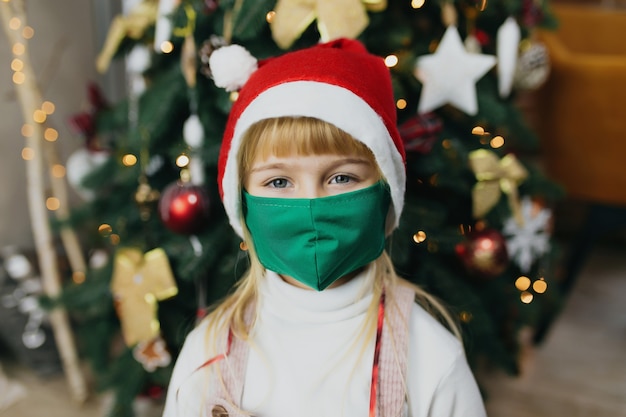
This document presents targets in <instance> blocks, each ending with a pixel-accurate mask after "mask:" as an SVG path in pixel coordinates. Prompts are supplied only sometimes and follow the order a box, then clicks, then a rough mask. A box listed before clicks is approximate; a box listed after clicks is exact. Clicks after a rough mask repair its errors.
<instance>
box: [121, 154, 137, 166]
mask: <svg viewBox="0 0 626 417" xmlns="http://www.w3.org/2000/svg"><path fill="white" fill-rule="evenodd" d="M136 163H137V157H136V156H135V155H133V154H132V153H127V154H126V155H124V156H122V164H124V166H127V167H132V166H133V165H135V164H136Z"/></svg>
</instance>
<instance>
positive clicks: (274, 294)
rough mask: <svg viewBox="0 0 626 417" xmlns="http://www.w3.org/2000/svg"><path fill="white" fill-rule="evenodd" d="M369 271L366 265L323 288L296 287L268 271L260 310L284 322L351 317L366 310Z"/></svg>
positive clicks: (371, 285) (369, 287)
mask: <svg viewBox="0 0 626 417" xmlns="http://www.w3.org/2000/svg"><path fill="white" fill-rule="evenodd" d="M372 270H373V268H372V267H371V264H370V265H368V266H366V267H365V268H364V269H363V270H362V271H361V272H360V273H359V274H357V275H356V276H355V277H354V278H352V279H351V280H350V281H348V282H346V283H345V284H343V285H340V286H338V287H334V288H327V289H325V290H324V291H314V290H308V289H303V288H298V287H296V286H293V285H291V284H288V283H287V282H285V281H283V280H282V279H281V278H280V276H279V275H278V274H277V273H275V272H273V271H269V270H268V271H266V274H265V279H264V280H262V284H261V291H260V297H259V298H260V302H261V306H260V307H261V311H268V312H269V313H271V314H273V315H276V316H279V317H281V318H282V320H285V321H300V322H314V323H322V322H326V321H337V320H346V319H349V318H352V317H355V316H357V315H360V314H362V313H364V312H365V311H366V310H367V308H368V306H369V303H370V301H371V299H372V288H373V283H374V276H373V275H374V274H373V273H372Z"/></svg>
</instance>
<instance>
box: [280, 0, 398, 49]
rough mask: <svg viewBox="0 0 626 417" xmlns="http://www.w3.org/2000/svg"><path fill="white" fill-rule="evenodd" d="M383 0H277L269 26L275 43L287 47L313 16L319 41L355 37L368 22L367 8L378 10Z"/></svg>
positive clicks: (384, 4) (310, 21)
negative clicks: (318, 33)
mask: <svg viewBox="0 0 626 417" xmlns="http://www.w3.org/2000/svg"><path fill="white" fill-rule="evenodd" d="M386 7H387V0H278V2H277V3H276V8H275V9H274V11H275V12H276V14H275V15H274V17H273V18H272V21H271V23H270V27H271V30H272V37H273V38H274V41H275V42H276V44H277V45H278V46H280V47H281V48H283V49H287V48H289V47H290V46H291V45H292V44H293V43H294V42H295V41H296V39H298V38H299V37H300V35H302V33H303V32H304V31H305V29H306V28H307V27H309V25H310V24H311V23H312V22H313V21H314V20H315V19H316V18H317V27H318V30H319V32H320V37H321V40H322V42H328V41H330V40H333V39H338V38H352V39H354V38H356V37H357V36H359V35H360V34H361V32H363V30H364V29H365V28H366V27H367V25H368V24H369V17H368V16H367V11H368V10H369V11H375V12H378V11H381V10H384V9H385V8H386Z"/></svg>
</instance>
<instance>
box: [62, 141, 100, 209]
mask: <svg viewBox="0 0 626 417" xmlns="http://www.w3.org/2000/svg"><path fill="white" fill-rule="evenodd" d="M109 158H110V155H109V153H108V152H104V151H90V150H88V149H86V148H79V149H77V150H76V151H74V152H73V153H72V154H71V155H70V157H69V158H68V159H67V163H66V170H67V182H68V183H69V184H70V185H71V186H72V188H73V189H74V191H76V193H77V194H78V195H79V196H81V197H82V198H83V199H84V200H86V201H91V200H93V199H94V198H95V196H96V194H95V192H94V191H93V190H90V189H89V188H87V187H85V186H84V185H83V181H84V180H85V178H86V177H87V176H88V175H90V174H91V173H92V172H94V171H95V170H96V169H98V168H100V167H101V166H102V165H104V163H105V162H106V161H107V160H108V159H109Z"/></svg>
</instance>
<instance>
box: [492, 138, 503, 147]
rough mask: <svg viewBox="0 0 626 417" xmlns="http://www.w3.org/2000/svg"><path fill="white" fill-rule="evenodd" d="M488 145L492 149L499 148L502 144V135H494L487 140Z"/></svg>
mask: <svg viewBox="0 0 626 417" xmlns="http://www.w3.org/2000/svg"><path fill="white" fill-rule="evenodd" d="M489 145H491V147H492V148H494V149H497V148H500V147H502V146H503V145H504V138H503V137H502V136H496V137H494V138H492V139H491V141H489Z"/></svg>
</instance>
